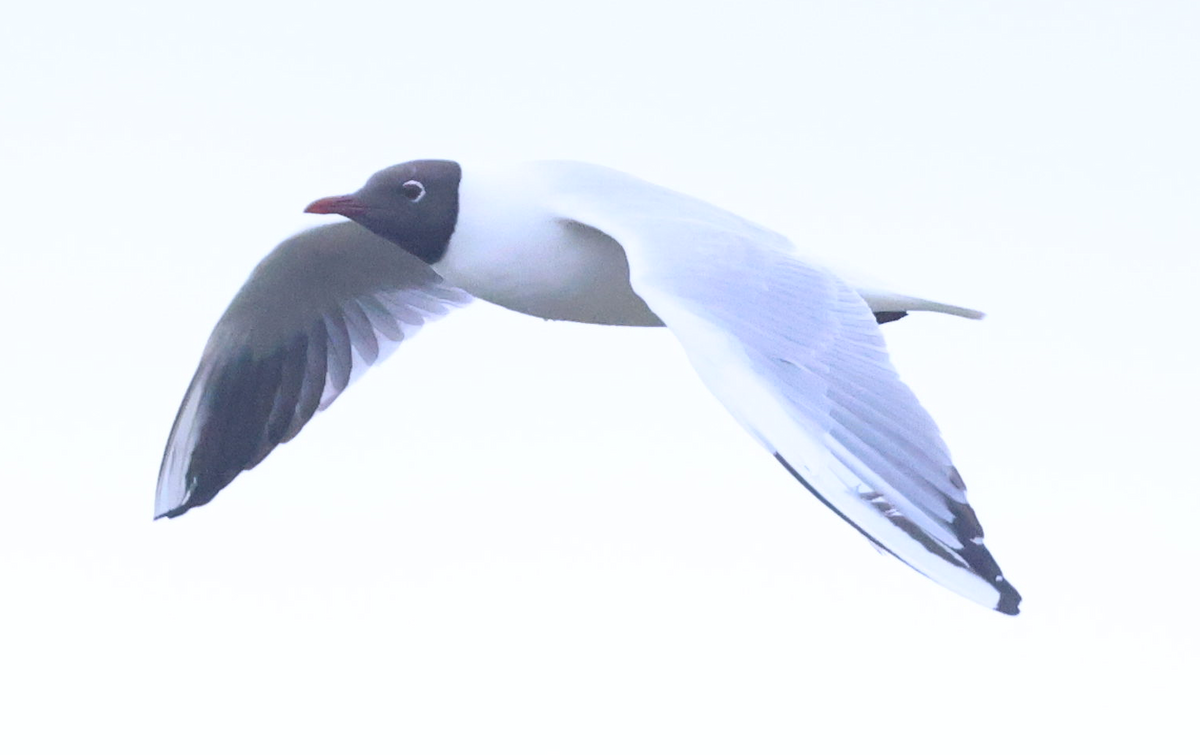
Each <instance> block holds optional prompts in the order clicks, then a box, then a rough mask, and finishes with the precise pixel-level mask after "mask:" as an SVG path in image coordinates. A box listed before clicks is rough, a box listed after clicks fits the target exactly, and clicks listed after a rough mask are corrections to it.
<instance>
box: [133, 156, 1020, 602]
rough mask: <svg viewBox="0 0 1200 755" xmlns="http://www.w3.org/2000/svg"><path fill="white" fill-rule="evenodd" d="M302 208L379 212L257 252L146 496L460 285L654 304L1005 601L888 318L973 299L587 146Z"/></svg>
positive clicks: (912, 535)
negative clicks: (888, 339)
mask: <svg viewBox="0 0 1200 755" xmlns="http://www.w3.org/2000/svg"><path fill="white" fill-rule="evenodd" d="M309 210H310V211H312V212H319V213H340V214H344V215H346V216H347V217H350V218H351V219H352V220H355V221H356V222H357V223H359V224H360V225H361V226H363V227H365V228H366V229H369V231H370V233H368V232H367V231H364V230H362V228H359V227H358V226H355V225H351V224H337V225H331V226H323V227H321V228H317V229H312V230H310V231H307V232H305V233H304V234H300V235H298V236H296V237H293V238H292V239H289V240H288V241H287V242H285V243H284V244H283V245H281V246H280V248H279V249H277V250H276V251H275V252H274V253H273V254H272V255H271V256H270V257H268V258H267V260H265V261H264V263H263V264H262V265H260V267H259V269H258V270H256V272H255V274H254V276H252V277H251V279H250V281H249V282H248V283H247V284H246V286H245V287H244V288H243V291H242V292H240V293H239V295H238V297H237V298H236V299H235V300H234V303H233V304H232V305H231V306H230V309H229V311H228V312H227V313H226V315H225V317H223V318H222V321H221V323H219V324H218V326H217V329H216V330H215V331H214V334H213V337H212V339H210V342H209V346H208V348H207V349H206V352H205V356H204V358H203V359H202V361H201V365H200V368H199V369H198V370H197V375H196V378H195V379H194V380H193V384H192V387H191V388H190V389H189V391H188V394H187V396H185V399H184V403H183V406H182V407H181V408H180V415H179V418H177V420H176V425H175V428H174V429H173V431H172V436H171V439H170V440H169V441H168V445H167V451H166V454H165V456H164V460H163V471H162V473H161V474H160V478H159V495H158V500H157V505H156V514H157V515H159V516H164V515H165V516H175V515H178V514H181V513H183V512H184V511H186V510H187V509H188V508H191V507H193V506H197V505H202V504H203V503H206V502H207V501H208V500H210V499H211V498H212V497H213V496H214V495H216V493H217V492H218V491H219V490H220V489H221V488H222V487H224V485H226V484H228V483H229V482H230V481H231V480H232V479H233V477H234V476H236V474H237V473H238V472H240V471H242V470H243V469H249V468H250V467H252V466H254V465H255V464H257V463H258V462H259V461H261V459H262V458H264V457H265V456H266V454H267V453H269V452H270V450H271V449H272V448H273V447H274V446H275V445H276V444H278V443H280V442H285V441H286V440H289V439H290V438H291V437H293V436H294V435H295V433H296V432H298V431H299V429H300V427H301V426H303V424H304V422H306V421H307V420H308V418H309V417H311V415H312V414H313V412H314V411H315V410H316V409H317V408H318V406H319V407H320V408H324V407H325V406H327V405H328V404H329V403H330V402H331V401H332V400H333V399H334V398H336V396H337V394H338V393H340V392H341V390H342V389H344V388H345V386H346V384H347V383H348V382H349V380H350V379H351V378H353V377H354V376H355V375H356V374H358V373H360V372H361V371H362V369H364V368H365V367H366V366H369V365H370V364H371V363H373V362H375V361H377V360H378V358H379V357H380V354H381V353H382V350H383V349H382V347H386V346H387V345H389V344H390V345H394V344H395V343H398V342H399V341H400V340H402V339H403V338H404V337H407V336H408V335H411V333H412V332H413V331H414V330H415V328H416V327H418V326H419V325H421V324H422V323H423V322H425V321H427V320H430V319H433V318H435V317H437V316H439V315H440V314H444V313H445V312H446V311H447V310H448V309H449V308H450V307H452V306H454V305H458V304H463V303H465V302H466V301H469V298H470V297H469V296H468V295H467V294H469V295H470V296H475V297H479V298H482V299H486V300H488V301H492V302H494V303H496V304H499V305H501V306H504V307H508V308H509V309H513V310H516V311H518V312H523V313H526V314H530V315H535V316H538V317H544V318H548V319H558V320H572V321H578V322H586V323H598V324H605V325H631V326H658V325H664V324H665V325H666V326H667V327H668V328H670V329H671V331H672V332H673V333H674V334H675V336H676V337H677V338H678V339H679V341H680V342H681V343H682V345H683V347H684V349H685V351H686V352H687V354H688V357H689V359H690V360H691V362H692V364H693V366H694V367H695V368H696V371H697V372H698V373H699V376H700V378H701V379H702V380H703V381H704V383H705V384H706V385H707V387H708V388H709V389H710V390H711V391H712V393H713V394H714V395H715V396H716V397H717V398H718V399H719V400H720V401H721V402H722V403H723V404H724V405H725V407H726V408H727V409H728V410H729V411H730V412H731V413H732V414H733V415H734V417H735V418H737V420H738V421H739V422H740V423H741V425H742V426H743V427H744V428H745V429H746V430H747V432H749V433H750V434H751V435H752V436H753V437H754V438H755V439H756V440H758V442H759V443H760V444H762V445H763V446H764V447H765V448H766V449H767V450H768V451H769V452H770V453H772V454H773V455H774V456H775V457H776V458H777V459H778V460H779V461H780V462H781V464H782V465H783V466H784V467H785V468H786V469H787V470H788V471H789V472H790V473H791V474H792V475H793V476H795V477H796V478H797V479H798V480H799V481H800V482H801V483H803V485H804V487H806V488H807V489H808V490H809V491H810V492H811V493H813V495H815V496H816V497H817V498H818V499H819V500H820V501H821V502H822V503H824V504H825V505H826V506H828V507H829V508H831V509H833V510H834V511H835V512H836V513H838V514H839V516H841V517H842V518H843V519H844V520H846V521H847V522H848V523H850V524H851V525H852V526H854V527H855V528H856V529H858V530H859V531H860V532H861V533H862V534H864V535H865V536H866V537H867V538H869V539H870V540H871V541H872V542H873V543H874V544H875V545H876V546H878V547H879V548H881V549H883V550H886V551H888V552H890V553H892V554H894V555H895V556H897V557H898V558H900V559H901V560H902V561H904V562H905V563H907V564H909V565H910V566H912V567H913V568H914V569H916V570H917V571H920V572H921V573H923V574H926V575H927V576H929V577H931V578H932V579H934V580H935V581H937V582H939V583H941V584H943V585H945V586H946V587H949V588H950V589H952V590H954V591H956V592H958V593H960V594H962V595H965V596H967V597H969V598H971V599H973V600H975V601H977V602H980V603H983V604H984V605H988V606H990V607H992V608H995V609H997V610H1000V611H1002V612H1005V613H1016V612H1017V606H1018V603H1019V601H1020V597H1019V596H1018V595H1017V593H1016V591H1015V590H1013V588H1012V587H1011V586H1010V585H1009V584H1008V583H1007V582H1006V581H1005V580H1004V578H1003V576H1001V574H1000V569H999V567H998V566H997V565H996V562H995V561H994V560H993V559H992V557H991V555H990V554H989V553H988V551H987V549H986V548H985V547H984V546H983V544H982V542H983V532H982V530H981V528H980V527H979V524H978V521H977V520H976V518H975V515H974V512H973V511H972V510H971V508H970V506H969V505H968V504H967V500H966V493H965V486H964V485H963V484H962V480H961V478H960V477H959V475H958V473H957V471H955V469H954V467H953V465H952V463H951V461H950V457H949V452H948V451H947V449H946V447H945V445H944V443H942V441H941V438H940V436H939V434H938V431H937V427H936V426H935V425H934V423H933V421H932V419H930V417H929V415H928V414H927V413H926V412H925V411H924V409H922V408H921V406H920V404H919V403H918V402H917V400H916V398H915V397H914V396H913V394H912V392H911V391H909V389H908V388H907V387H906V386H904V384H903V383H901V382H900V380H899V378H898V377H897V375H896V373H895V370H894V369H893V368H892V366H891V364H890V361H889V359H888V357H887V352H886V349H885V347H884V344H883V341H882V338H881V336H880V333H879V327H878V323H880V322H886V321H889V320H892V319H896V318H897V317H901V316H903V314H904V313H906V312H908V311H913V310H931V311H939V312H946V313H950V314H956V315H960V316H967V317H978V316H979V314H978V313H976V312H973V311H972V310H965V309H961V308H958V307H952V306H949V305H943V304H938V303H935V302H929V301H925V300H921V299H917V298H914V297H908V296H903V295H900V294H895V293H892V292H887V291H880V290H877V289H866V288H855V287H853V286H852V285H850V284H849V283H847V282H846V281H845V280H843V279H842V278H840V277H838V276H837V275H835V274H833V273H831V272H829V271H828V270H826V269H825V268H824V267H822V266H820V265H818V264H816V263H814V262H812V261H809V260H807V259H805V258H802V257H801V256H799V255H798V254H797V253H796V252H795V250H794V248H793V247H792V245H791V244H790V242H788V241H787V239H785V238H784V237H782V236H780V235H778V234H776V233H773V232H771V231H769V230H766V229H764V228H762V227H760V226H757V225H755V224H753V223H750V222H749V221H746V220H744V219H742V218H740V217H738V216H736V215H733V214H731V213H728V212H725V211H723V210H720V209H718V208H716V207H713V206H711V205H708V204H706V203H704V202H702V201H700V200H697V199H694V198H692V197H688V196H685V195H682V194H678V193H675V192H672V191H669V190H667V189H664V188H661V187H658V186H655V185H653V184H649V183H646V182H643V181H640V180H638V179H636V178H633V177H631V176H628V175H625V174H622V173H618V172H616V171H611V170H607V169H604V168H599V167H596V166H590V165H584V164H580V163H567V162H544V163H527V164H523V165H519V166H511V167H507V168H494V169H491V170H488V169H483V168H480V169H475V168H470V167H468V168H463V167H461V166H459V165H458V164H457V163H452V162H449V161H418V162H414V163H405V164H403V165H399V166H395V167H393V168H389V169H387V170H384V171H381V172H380V173H378V174H376V176H374V177H372V179H371V180H370V181H369V182H368V183H367V185H366V186H364V187H363V189H361V190H359V191H358V192H356V193H355V194H353V195H347V196H345V197H332V198H329V199H326V200H320V201H318V202H314V203H313V204H312V205H311V206H310V208H309ZM405 250H407V251H405ZM410 253H411V254H410ZM464 292H465V293H464Z"/></svg>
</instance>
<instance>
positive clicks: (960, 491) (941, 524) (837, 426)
mask: <svg viewBox="0 0 1200 755" xmlns="http://www.w3.org/2000/svg"><path fill="white" fill-rule="evenodd" d="M544 171H545V175H546V181H547V184H548V186H549V187H550V189H551V190H550V191H548V196H549V197H552V198H551V199H550V200H548V202H549V203H550V205H551V206H552V207H553V208H554V209H556V210H557V211H558V212H559V214H560V215H561V217H562V218H563V220H564V221H565V222H568V223H578V224H586V225H588V226H591V227H592V228H595V229H598V230H600V231H602V232H604V233H606V234H608V235H609V236H611V237H612V238H614V239H615V240H616V241H617V242H618V243H620V244H621V246H622V247H623V248H624V249H625V252H626V255H627V257H628V260H629V270H630V280H631V283H632V285H633V289H634V290H635V291H636V292H637V293H638V294H639V295H640V296H641V297H642V298H643V299H644V300H645V301H646V303H647V304H648V305H649V306H650V308H651V309H652V310H653V311H654V313H655V314H656V315H658V316H659V317H660V318H662V320H663V322H665V323H666V324H667V327H668V328H669V329H670V330H671V332H672V333H674V335H675V336H676V337H677V338H678V339H679V340H680V342H681V343H682V344H683V346H684V349H685V350H686V351H687V354H688V357H689V358H690V360H691V362H692V364H693V366H694V367H695V368H696V370H697V372H698V373H699V375H700V377H701V379H702V380H704V382H705V384H706V385H707V386H708V388H709V390H711V391H712V392H713V393H714V394H715V395H716V396H717V398H718V399H720V400H721V402H722V403H723V404H724V405H725V407H726V408H727V409H728V410H729V411H730V412H731V413H732V414H733V415H734V416H735V417H736V418H737V419H738V421H739V422H740V423H741V424H742V425H743V427H745V428H746V430H747V431H748V432H750V433H751V434H752V435H753V436H754V437H755V439H756V440H758V441H759V442H760V443H761V444H762V445H763V446H765V447H766V448H767V449H768V451H770V452H771V453H772V454H773V455H774V456H775V457H776V458H777V459H778V460H779V461H780V462H781V463H782V464H783V465H784V467H786V468H787V469H788V471H789V472H791V473H792V474H793V475H794V476H795V477H797V478H798V479H799V481H800V482H801V483H802V484H804V485H805V487H807V488H808V490H809V491H810V492H812V493H813V494H814V495H815V496H816V497H817V498H818V499H819V500H820V501H822V502H823V503H824V504H825V505H827V506H828V507H829V508H831V509H833V510H834V511H835V512H837V513H838V514H839V515H840V516H841V517H842V518H843V519H844V520H845V521H847V522H848V523H849V524H851V525H852V526H853V527H855V528H856V529H857V530H858V531H859V532H861V533H862V534H863V535H865V536H866V537H867V538H868V539H870V540H871V541H872V542H873V543H875V544H876V545H877V546H878V547H880V548H882V549H884V550H886V551H888V552H890V553H892V554H893V555H895V556H897V557H898V558H900V559H901V560H902V561H904V562H905V563H907V564H908V565H910V566H912V567H913V568H914V569H916V570H917V571H919V572H921V573H923V574H925V575H927V576H929V577H930V578H932V579H933V580H935V581H937V582H939V583H940V584H942V585H944V586H946V587H948V588H950V589H952V590H954V591H956V592H958V593H960V594H962V595H964V596H966V597H968V598H971V599H973V600H976V601H978V602H980V603H982V604H984V605H988V606H990V607H992V608H995V609H996V610H999V611H1002V612H1004V613H1016V612H1017V610H1018V609H1017V606H1018V603H1019V601H1020V596H1019V595H1018V594H1017V592H1016V590H1014V589H1013V587H1012V586H1011V585H1010V584H1009V583H1008V582H1007V581H1006V580H1005V579H1004V577H1003V576H1002V574H1001V571H1000V568H999V566H998V565H997V564H996V561H995V560H994V559H993V558H992V556H991V554H990V553H989V552H988V550H987V548H986V547H984V545H983V530H982V528H981V527H980V525H979V521H978V519H977V518H976V516H975V513H974V511H973V510H972V509H971V507H970V505H969V504H968V503H967V497H966V488H965V486H964V485H963V482H962V479H961V477H959V474H958V472H957V471H956V470H955V468H954V466H953V464H952V462H951V460H950V454H949V452H948V450H947V449H946V445H945V444H944V443H943V442H942V439H941V436H940V433H939V432H938V429H937V426H936V425H935V424H934V422H933V420H932V418H931V417H930V416H929V414H928V413H927V412H926V411H925V410H924V409H923V408H922V407H921V405H920V403H919V402H918V401H917V398H916V396H914V395H913V393H912V391H911V390H909V389H908V387H907V386H906V385H905V384H904V383H903V382H901V380H900V378H899V376H898V375H897V374H896V371H895V369H894V368H893V367H892V365H891V362H890V359H889V358H888V354H887V349H886V346H885V344H884V342H883V339H882V337H881V334H880V332H879V327H878V324H877V320H879V319H886V318H879V314H878V313H874V314H873V313H872V311H871V307H870V306H869V305H868V302H866V301H865V300H864V299H863V297H862V296H861V295H860V294H858V293H857V292H856V291H855V290H854V289H853V288H852V287H851V286H849V285H848V284H847V283H846V282H845V281H843V280H842V279H840V278H839V277H837V276H835V275H833V274H831V273H830V272H829V271H827V270H825V269H824V268H822V267H821V266H819V265H816V264H814V263H812V262H810V261H808V260H805V259H803V258H801V257H799V256H798V255H796V253H795V251H794V250H793V248H792V246H791V244H790V243H789V242H788V241H787V239H785V238H783V237H782V236H779V235H778V234H775V233H772V232H770V231H768V230H766V229H764V228H761V227H759V226H755V225H753V224H751V223H749V222H747V221H745V220H743V219H741V218H739V217H737V216H734V215H732V214H730V213H727V212H724V211H722V210H720V209H718V208H715V207H712V206H710V205H707V204H705V203H703V202H701V201H699V200H696V199H693V198H691V197H686V196H683V195H680V194H676V193H674V192H670V191H668V190H666V189H662V188H661V187H657V186H653V185H651V184H647V183H645V182H642V181H638V180H636V179H634V178H632V177H630V176H625V175H623V174H620V173H616V172H615V171H607V170H604V169H599V168H595V167H592V166H578V165H573V164H565V163H558V164H553V163H552V164H546V165H545V167H544ZM915 301H917V303H918V304H931V303H928V302H921V301H920V300H915ZM935 306H938V307H942V308H943V311H948V310H947V308H945V306H944V305H935ZM950 309H958V308H950ZM884 311H885V312H887V311H890V310H884ZM957 313H960V314H965V315H966V316H973V315H976V314H978V313H973V312H972V311H971V310H959V311H958V312H957Z"/></svg>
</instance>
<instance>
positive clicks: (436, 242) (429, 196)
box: [304, 160, 462, 264]
mask: <svg viewBox="0 0 1200 755" xmlns="http://www.w3.org/2000/svg"><path fill="white" fill-rule="evenodd" d="M461 180H462V168H461V167H459V164H458V163H456V162H454V161H452V160H413V161H411V162H407V163H401V164H399V165H393V166H392V167H390V168H384V169H383V170H381V171H379V172H378V173H376V174H375V175H373V176H371V177H370V178H369V179H367V182H366V183H365V184H363V187H362V188H361V189H359V190H358V191H356V192H354V193H353V194H345V195H342V196H336V197H325V198H324V199H318V200H317V201H315V202H313V203H312V204H310V205H309V206H308V207H306V208H304V211H305V212H312V213H316V214H318V215H344V216H345V217H347V218H349V219H350V220H353V221H354V222H355V223H358V224H359V225H361V226H363V227H364V228H366V229H367V230H369V231H371V232H373V233H375V234H376V235H378V236H382V237H383V238H385V239H387V240H388V241H391V242H392V243H395V244H398V245H400V246H402V247H404V248H405V249H406V250H408V251H409V252H411V253H412V254H415V255H416V256H417V257H420V258H421V259H422V260H424V261H425V262H427V263H429V264H433V263H434V262H437V261H438V260H439V259H441V258H442V255H444V254H445V253H446V245H447V244H448V243H449V242H450V236H451V234H453V233H454V226H455V224H456V223H457V222H458V186H459V183H460V181H461Z"/></svg>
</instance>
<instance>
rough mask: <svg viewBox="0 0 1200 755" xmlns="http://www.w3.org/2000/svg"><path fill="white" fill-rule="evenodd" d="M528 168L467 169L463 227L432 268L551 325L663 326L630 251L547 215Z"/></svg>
mask: <svg viewBox="0 0 1200 755" xmlns="http://www.w3.org/2000/svg"><path fill="white" fill-rule="evenodd" d="M545 192H546V188H545V186H544V183H543V182H542V181H540V180H539V178H538V175H537V173H536V171H534V170H531V169H530V166H506V167H503V168H500V167H496V168H489V167H476V166H465V165H464V166H463V178H462V183H461V184H460V186H459V211H458V224H457V225H456V226H455V230H454V235H453V236H451V237H450V245H449V248H448V249H447V251H446V255H445V256H444V257H443V258H442V259H441V260H440V261H439V262H437V263H436V264H435V265H434V266H433V267H434V269H435V270H437V272H438V273H439V274H440V275H441V276H442V277H443V278H445V279H446V281H447V282H448V283H450V284H451V285H454V286H458V287H459V288H462V289H463V290H465V291H468V292H469V293H471V294H473V295H474V296H477V297H479V298H481V299H485V300H487V301H490V302H492V303H494V304H499V305H500V306H502V307H507V308H508V309H512V310H515V311H517V312H523V313H525V314H529V315H534V316H536V317H544V318H546V319H550V320H572V321H575V322H587V323H598V324H602V325H662V321H661V320H659V319H658V317H656V316H655V315H654V313H653V312H651V311H650V310H649V308H648V307H647V306H646V303H645V302H644V301H642V299H641V298H640V297H638V296H637V294H635V293H634V292H633V289H632V288H630V286H629V265H628V263H627V261H626V259H625V251H624V250H623V249H622V248H621V246H620V245H619V244H618V243H617V242H616V241H614V240H613V239H612V238H610V237H609V236H607V235H605V234H603V233H601V232H599V231H597V230H595V229H593V228H590V227H588V226H583V225H580V224H578V223H574V222H571V221H570V220H569V219H565V218H562V217H558V216H556V215H554V214H552V213H550V212H549V211H547V210H546V209H545V207H546V203H545V201H544V199H545V196H546V193H545Z"/></svg>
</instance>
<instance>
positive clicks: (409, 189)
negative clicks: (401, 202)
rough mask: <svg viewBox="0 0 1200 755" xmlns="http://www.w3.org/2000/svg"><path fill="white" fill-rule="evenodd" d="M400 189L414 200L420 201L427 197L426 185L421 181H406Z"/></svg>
mask: <svg viewBox="0 0 1200 755" xmlns="http://www.w3.org/2000/svg"><path fill="white" fill-rule="evenodd" d="M400 191H401V192H402V193H403V194H404V196H406V197H408V198H409V200H411V201H413V202H420V201H421V200H422V199H423V198H424V197H425V185H424V184H423V183H421V182H420V181H405V182H404V185H403V186H401V187H400Z"/></svg>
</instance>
